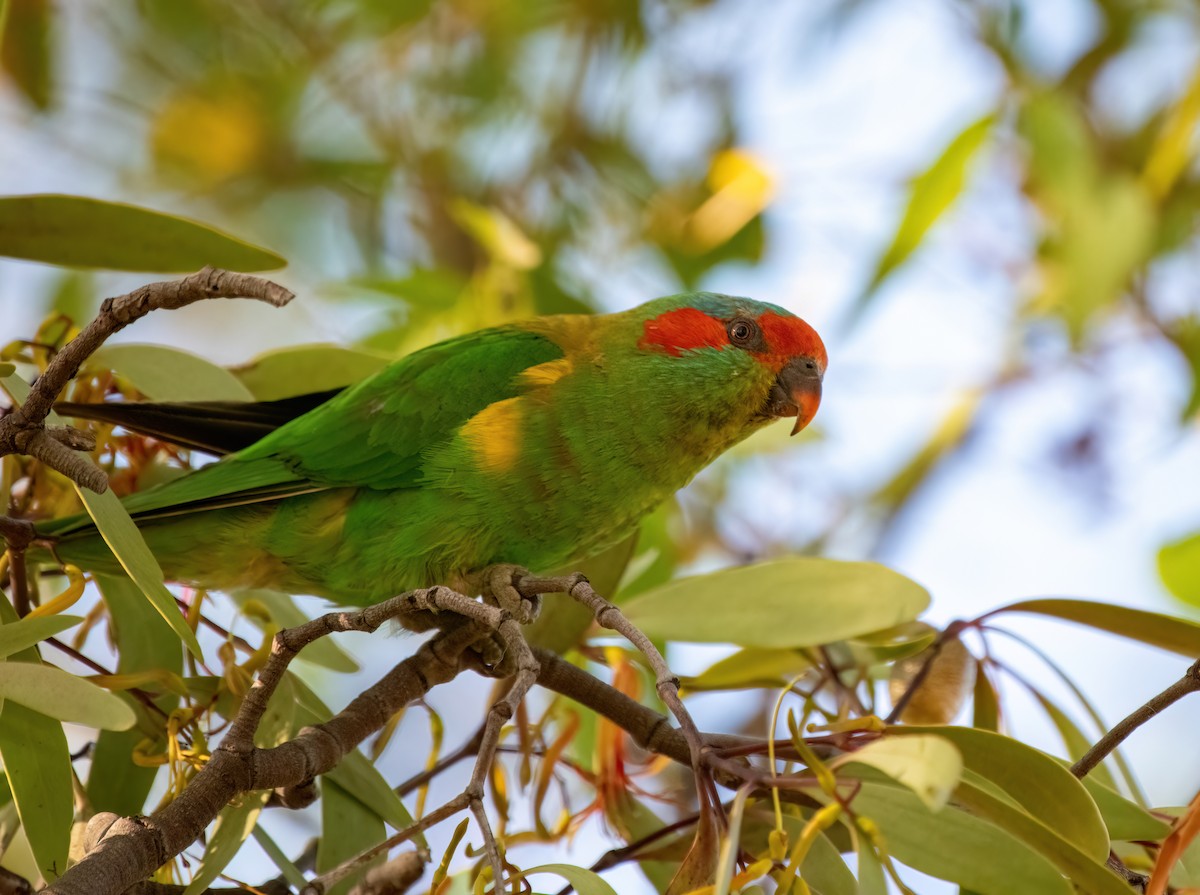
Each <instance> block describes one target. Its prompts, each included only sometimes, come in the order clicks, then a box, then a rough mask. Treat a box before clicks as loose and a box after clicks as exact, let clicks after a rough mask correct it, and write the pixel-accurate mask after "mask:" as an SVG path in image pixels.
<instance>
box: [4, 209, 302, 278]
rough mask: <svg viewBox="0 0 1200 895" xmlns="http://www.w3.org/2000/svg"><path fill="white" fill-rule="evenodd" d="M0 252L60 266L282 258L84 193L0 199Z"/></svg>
mask: <svg viewBox="0 0 1200 895" xmlns="http://www.w3.org/2000/svg"><path fill="white" fill-rule="evenodd" d="M0 255H6V256H8V257H10V258H25V259H27V260H30V261H42V262H45V263H47V264H57V265H61V266H64V267H94V268H100V269H105V270H133V271H163V272H172V273H186V272H190V271H195V270H199V269H200V268H201V267H204V266H205V265H206V264H208V265H212V266H213V267H222V268H227V269H229V270H239V271H254V270H273V269H275V268H279V267H283V266H284V264H286V263H287V262H285V261H284V260H283V258H281V257H280V256H279V255H276V254H275V253H274V252H270V251H268V250H267V249H263V248H259V247H258V246H254V245H251V244H250V243H247V242H243V241H242V240H240V239H237V238H235V237H233V236H230V235H229V234H227V233H222V232H221V231H220V230H216V229H214V228H212V227H209V226H206V225H205V224H200V223H197V222H196V221H190V220H188V219H186V218H181V217H176V216H175V215H170V214H164V213H162V212H159V211H151V210H150V209H148V208H138V207H137V206H134V205H126V204H124V203H120V202H105V201H102V200H100V199H89V198H85V197H83V196H62V195H30V196H4V197H0Z"/></svg>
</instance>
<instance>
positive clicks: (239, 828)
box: [183, 790, 271, 895]
mask: <svg viewBox="0 0 1200 895" xmlns="http://www.w3.org/2000/svg"><path fill="white" fill-rule="evenodd" d="M270 795H271V792H270V790H261V791H259V792H248V793H242V795H241V796H240V797H239V799H238V801H236V802H233V803H231V804H229V805H226V806H225V807H224V808H223V809H221V813H220V814H219V815H217V819H216V821H215V822H214V823H213V827H212V832H211V833H210V834H209V837H208V842H207V843H206V844H205V846H204V856H203V857H202V858H201V859H200V867H199V869H197V871H196V875H195V876H193V877H192V881H191V882H190V883H189V884H188V887H187V888H186V889H184V890H183V895H200V893H201V892H203V891H204V890H205V889H207V888H208V887H209V886H210V885H211V884H212V883H213V882H215V881H216V879H217V877H218V876H220V875H221V871H223V870H224V869H225V868H226V867H227V866H228V865H229V862H230V861H232V860H233V859H234V857H235V856H236V855H237V853H238V852H239V851H241V848H242V843H243V842H245V841H246V838H247V837H248V836H249V835H250V832H251V831H252V830H253V829H254V825H255V824H257V823H258V815H259V814H261V813H262V809H263V806H264V805H266V803H267V799H268V798H269V797H270Z"/></svg>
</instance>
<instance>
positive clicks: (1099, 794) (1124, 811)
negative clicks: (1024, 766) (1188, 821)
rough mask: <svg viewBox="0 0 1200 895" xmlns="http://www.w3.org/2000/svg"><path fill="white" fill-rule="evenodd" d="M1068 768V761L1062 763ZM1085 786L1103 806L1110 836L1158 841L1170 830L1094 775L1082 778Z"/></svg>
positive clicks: (1112, 837)
mask: <svg viewBox="0 0 1200 895" xmlns="http://www.w3.org/2000/svg"><path fill="white" fill-rule="evenodd" d="M1062 764H1063V767H1067V762H1065V761H1064V762H1063V763H1062ZM1083 785H1084V787H1085V788H1086V789H1087V791H1088V793H1089V794H1090V795H1091V797H1092V800H1093V801H1095V803H1096V807H1097V808H1099V809H1100V816H1101V817H1102V818H1104V826H1105V827H1106V828H1107V829H1108V836H1109V838H1110V839H1113V840H1125V841H1127V842H1133V841H1142V842H1157V841H1159V840H1160V839H1162V838H1163V837H1164V836H1166V835H1167V833H1168V832H1170V827H1169V826H1168V825H1167V823H1165V822H1164V821H1161V820H1159V819H1158V818H1157V817H1155V816H1154V815H1153V814H1151V813H1150V812H1149V811H1147V810H1146V809H1145V808H1143V807H1142V806H1141V805H1137V804H1135V803H1133V802H1131V801H1129V799H1127V798H1125V797H1124V796H1123V795H1121V794H1120V793H1119V792H1117V791H1116V790H1114V789H1110V788H1109V787H1107V786H1105V785H1104V784H1103V783H1101V782H1100V781H1099V780H1097V779H1095V778H1094V777H1093V776H1092V775H1091V774H1088V775H1087V776H1086V777H1084V778H1083Z"/></svg>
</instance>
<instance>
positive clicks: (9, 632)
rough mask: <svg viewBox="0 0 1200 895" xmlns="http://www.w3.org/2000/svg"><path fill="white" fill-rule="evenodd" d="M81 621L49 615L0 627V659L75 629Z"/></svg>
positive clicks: (63, 616)
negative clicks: (62, 632)
mask: <svg viewBox="0 0 1200 895" xmlns="http://www.w3.org/2000/svg"><path fill="white" fill-rule="evenodd" d="M81 621H83V619H82V618H81V617H80V616H78V615H49V616H45V617H41V618H23V619H21V620H20V621H18V622H13V623H12V624H11V625H0V658H3V657H4V656H11V655H12V654H13V653H16V652H20V651H21V650H23V649H29V647H31V646H33V645H34V644H37V643H41V642H42V641H43V640H45V639H46V638H47V637H53V636H54V635H55V634H58V633H59V632H61V631H65V630H67V628H73V627H75V626H76V625H77V624H79V623H80V622H81Z"/></svg>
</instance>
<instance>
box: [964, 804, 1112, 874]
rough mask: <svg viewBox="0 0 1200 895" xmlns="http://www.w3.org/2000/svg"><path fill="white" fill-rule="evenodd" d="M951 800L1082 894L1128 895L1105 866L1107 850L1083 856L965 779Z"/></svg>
mask: <svg viewBox="0 0 1200 895" xmlns="http://www.w3.org/2000/svg"><path fill="white" fill-rule="evenodd" d="M954 799H955V801H956V802H958V803H960V804H962V805H964V806H965V807H966V808H968V809H970V810H971V811H972V812H974V813H976V814H978V815H980V816H981V817H986V818H987V819H988V820H990V821H992V822H993V823H995V824H996V825H997V826H999V827H1001V828H1002V829H1004V830H1006V831H1007V832H1009V833H1011V834H1012V835H1014V836H1016V837H1017V838H1018V839H1020V840H1021V841H1022V842H1024V843H1025V844H1026V845H1028V846H1030V847H1031V848H1033V849H1035V850H1036V851H1038V852H1039V853H1040V854H1041V855H1042V856H1044V857H1045V858H1046V859H1047V860H1049V861H1050V862H1051V863H1053V864H1054V865H1055V866H1056V867H1057V868H1058V869H1059V870H1060V871H1061V872H1062V873H1063V875H1064V876H1065V877H1066V878H1067V879H1069V880H1071V882H1072V883H1074V884H1075V885H1076V886H1078V887H1079V888H1081V889H1082V890H1083V891H1085V892H1092V893H1095V895H1128V893H1129V887H1128V885H1127V884H1126V883H1125V882H1124V880H1120V879H1118V878H1117V876H1116V874H1115V873H1113V872H1112V871H1111V870H1109V869H1108V867H1107V866H1106V865H1105V861H1106V860H1107V858H1108V849H1107V847H1106V848H1105V850H1104V855H1103V856H1102V857H1100V858H1095V857H1093V856H1091V855H1088V854H1085V853H1084V852H1083V851H1081V850H1080V849H1079V848H1077V847H1076V845H1075V844H1074V843H1073V842H1071V841H1068V840H1067V839H1065V838H1063V837H1062V836H1061V835H1059V833H1058V831H1057V830H1055V829H1053V828H1052V827H1050V826H1049V825H1048V824H1046V823H1044V822H1043V821H1042V820H1041V819H1039V818H1038V817H1035V816H1032V815H1030V814H1028V813H1026V812H1025V811H1022V810H1021V809H1020V808H1018V807H1016V806H1014V805H1012V804H1010V803H1009V802H1007V801H1005V800H1004V799H1001V798H997V797H996V796H995V795H993V794H991V793H989V792H988V791H987V790H986V789H984V788H982V787H976V786H974V785H972V784H971V783H970V782H969V781H966V780H964V781H963V782H962V783H961V784H960V785H959V787H958V789H957V790H956V791H955V793H954Z"/></svg>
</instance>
